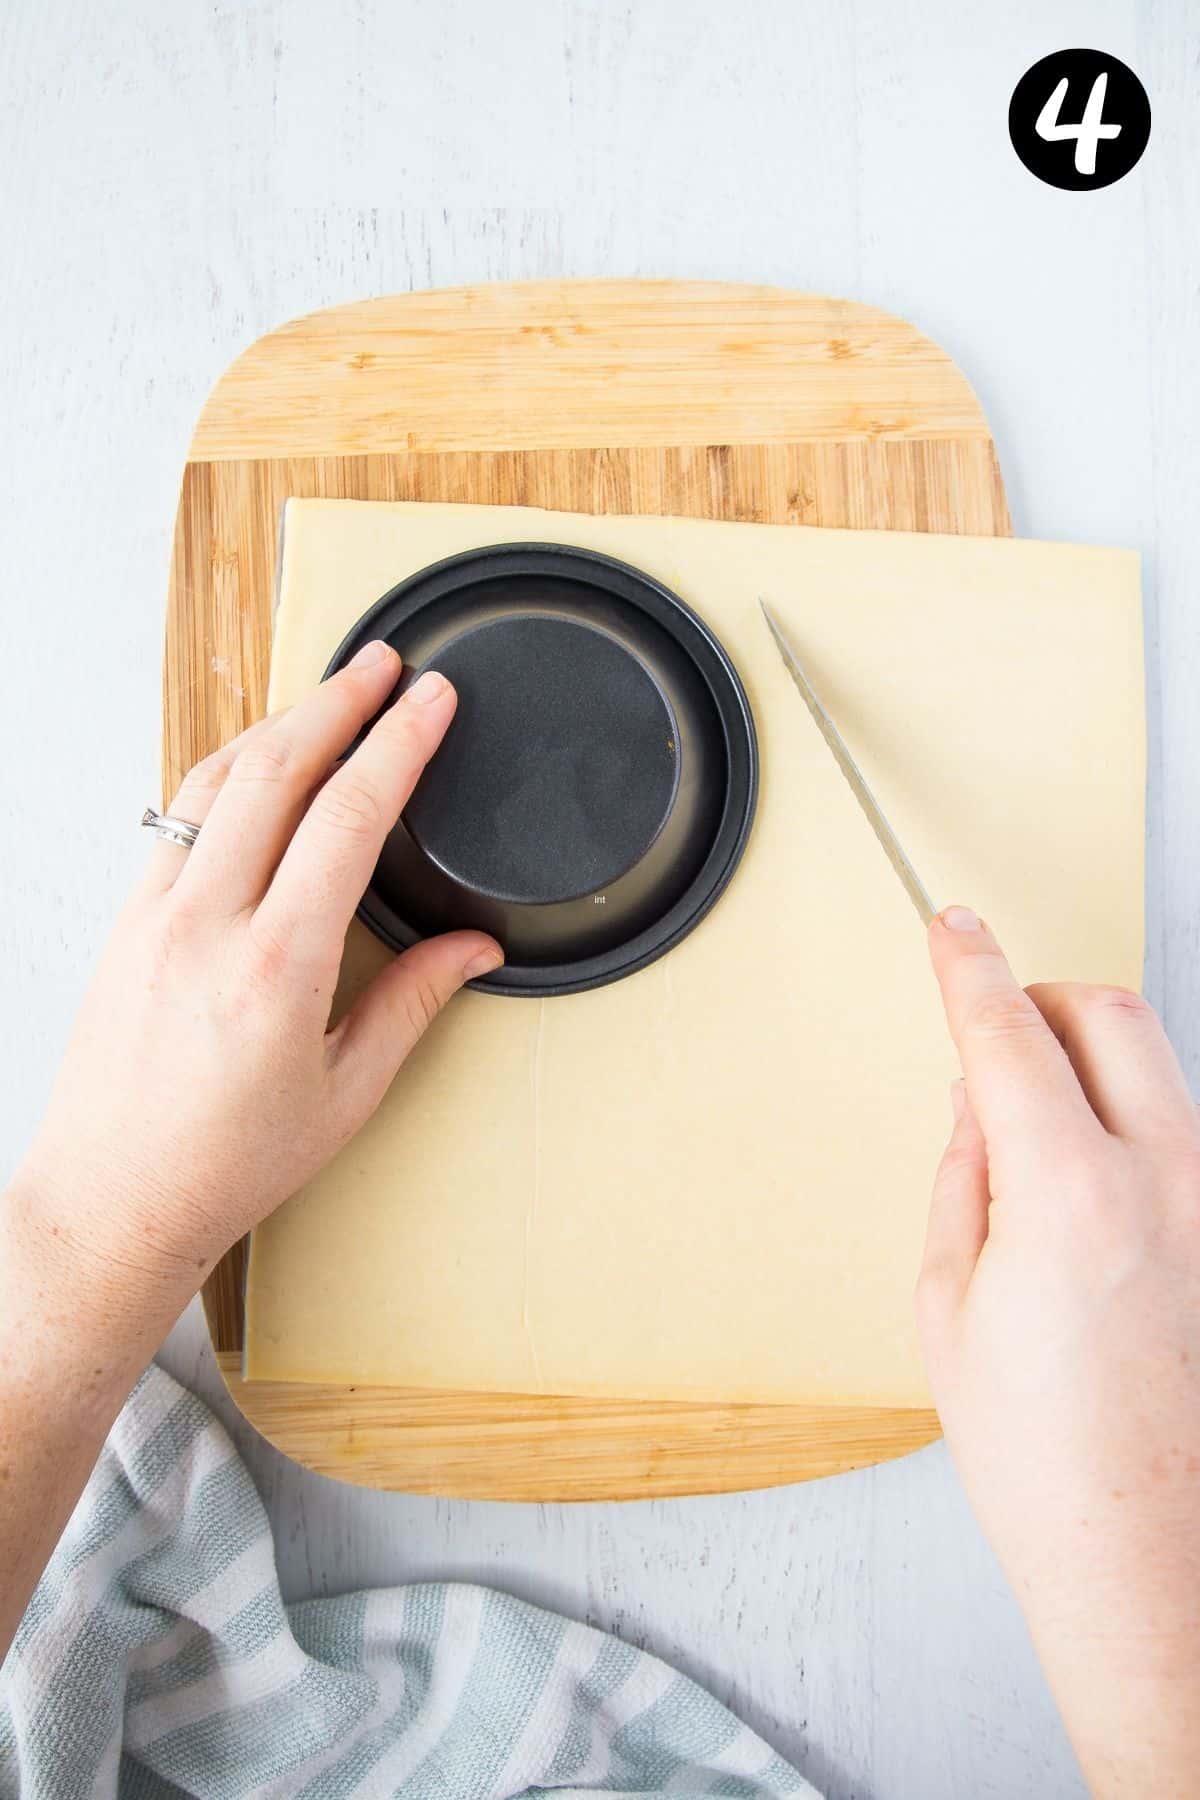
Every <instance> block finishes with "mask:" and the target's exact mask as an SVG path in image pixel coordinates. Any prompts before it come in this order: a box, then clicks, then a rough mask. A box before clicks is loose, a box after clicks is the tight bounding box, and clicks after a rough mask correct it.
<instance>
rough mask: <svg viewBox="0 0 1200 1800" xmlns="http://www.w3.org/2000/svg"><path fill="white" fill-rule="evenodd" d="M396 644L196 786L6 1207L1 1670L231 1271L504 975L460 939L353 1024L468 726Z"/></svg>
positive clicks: (493, 953) (127, 920)
mask: <svg viewBox="0 0 1200 1800" xmlns="http://www.w3.org/2000/svg"><path fill="white" fill-rule="evenodd" d="M399 673H400V663H399V659H398V658H397V657H396V655H395V653H394V652H393V651H391V650H389V649H388V648H387V646H386V645H384V644H381V643H376V644H369V645H367V646H366V647H365V648H364V649H363V650H361V651H360V652H359V654H358V656H357V657H356V658H355V660H354V662H353V663H351V664H350V665H349V666H348V667H347V668H346V669H343V670H342V671H341V672H340V673H339V674H337V675H335V676H334V677H333V678H332V680H330V681H327V682H326V683H325V684H324V685H323V686H322V687H321V688H320V689H318V691H317V692H316V693H315V694H314V695H312V697H311V698H310V699H308V700H305V701H304V702H303V703H302V704H301V705H300V706H297V707H295V708H293V710H292V711H291V712H288V713H283V714H281V715H280V716H279V717H278V718H274V719H267V720H264V721H263V722H262V723H261V724H259V725H255V726H253V727H252V728H251V729H250V730H249V731H248V732H246V733H245V734H244V735H243V736H242V737H240V738H239V739H237V740H236V742H234V743H232V744H230V745H229V746H228V748H227V749H225V750H221V751H219V752H218V753H217V754H216V755H215V756H213V757H210V758H209V760H208V761H207V762H204V763H201V764H200V766H199V767H198V768H196V769H193V770H192V772H191V774H190V775H189V776H188V777H187V779H186V780H185V782H184V784H183V786H182V788H181V789H180V791H179V793H178V794H177V795H176V796H175V799H174V801H173V802H172V806H171V811H172V812H173V813H175V814H176V815H177V816H179V817H181V818H184V819H187V820H190V821H191V822H192V823H193V824H196V825H200V826H201V827H202V829H201V832H200V836H199V838H198V839H197V841H196V844H195V846H194V848H193V849H191V850H182V849H178V848H176V847H175V846H174V845H170V844H166V843H161V842H158V843H156V844H155V846H154V848H153V850H152V851H151V854H150V863H149V868H148V869H147V872H146V876H145V879H144V880H143V882H142V883H141V885H140V887H139V888H138V890H137V891H136V893H135V894H134V896H133V898H132V899H131V900H130V902H129V904H128V906H127V907H126V909H125V911H124V913H123V914H122V916H121V919H120V921H119V923H118V925H117V927H116V930H115V931H114V933H113V935H112V938H111V939H110V941H109V945H108V948H107V950H106V952H105V954H104V958H103V960H102V962H101V965H100V969H99V971H98V973H97V975H96V978H95V981H94V982H93V984H92V987H91V989H90V991H89V993H88V995H87V998H86V1000H85V1001H84V1005H83V1009H82V1011H81V1013H80V1016H79V1021H78V1024H77V1025H76V1028H75V1032H74V1036H73V1037H72V1040H71V1043H70V1046H69V1048H68V1051H67V1055H66V1058H65V1060H64V1062H63V1066H62V1070H61V1073H60V1075H59V1078H58V1081H57V1083H56V1085H55V1088H54V1092H53V1095H52V1097H51V1101H50V1107H49V1110H48V1112H47V1115H46V1119H45V1123H44V1124H43V1126H42V1129H41V1131H40V1132H39V1134H38V1137H37V1140H36V1142H35V1143H34V1146H33V1149H32V1150H31V1151H30V1154H29V1156H28V1157H27V1158H26V1160H25V1162H24V1163H23V1164H22V1166H21V1168H20V1169H19V1170H18V1173H17V1175H16V1178H15V1179H14V1181H13V1183H12V1185H11V1186H10V1187H9V1189H8V1190H7V1192H6V1193H4V1194H3V1195H0V1252H2V1253H0V1655H3V1652H4V1650H5V1649H6V1648H7V1645H8V1640H9V1636H10V1634H11V1633H12V1631H13V1630H14V1629H15V1628H16V1625H17V1621H18V1620H19V1619H20V1617H21V1614H22V1612H23V1610H24V1607H25V1603H26V1601H27V1599H28V1596H29V1594H30V1593H31V1591H32V1589H33V1585H34V1583H35V1581H36V1580H37V1578H38V1575H39V1574H40V1573H41V1570H42V1568H43V1567H44V1566H45V1562H46V1559H47V1557H48V1556H49V1554H50V1551H51V1550H52V1549H53V1547H54V1544H55V1542H56V1541H57V1538H58V1536H59V1533H60V1532H61V1530H62V1527H63V1525H64V1523H65V1521H66V1519H67V1516H68V1514H69V1513H70V1511H71V1508H72V1507H73V1506H74V1504H75V1501H76V1499H77V1498H78V1496H79V1493H80V1490H81V1489H82V1487H83V1484H84V1482H85V1481H86V1479H87V1476H88V1472H89V1471H90V1469H91V1467H92V1464H93V1462H94V1461H95V1458H96V1454H97V1452H98V1451H99V1448H100V1445H101V1443H102V1442H103V1439H104V1435H105V1432H106V1431H107V1430H108V1428H109V1426H110V1424H111V1423H112V1420H113V1419H114V1417H115V1416H116V1413H117V1411H118V1409H119V1408H120V1406H121V1404H122V1402H123V1401H124V1399H125V1396H126V1394H127V1393H128V1392H129V1389H130V1387H131V1386H132V1384H133V1382H134V1381H135V1380H136V1378H137V1376H138V1374H139V1373H140V1372H141V1370H142V1368H143V1367H144V1366H145V1363H146V1362H147V1360H148V1359H149V1357H150V1355H151V1354H152V1353H153V1351H154V1349H155V1347H156V1346H157V1344H158V1342H159V1340H160V1339H161V1338H162V1336H163V1335H164V1334H165V1332H166V1330H167V1329H168V1327H169V1326H170V1324H171V1322H172V1320H173V1319H174V1318H175V1316H176V1314H177V1313H178V1312H179V1311H180V1310H181V1308H182V1307H183V1305H184V1304H185V1302H186V1301H187V1300H188V1298H189V1297H190V1295H191V1294H192V1293H194V1292H195V1290H196V1288H197V1287H198V1286H199V1285H200V1282H201V1281H202V1280H203V1278H204V1275H205V1272H206V1271H207V1270H208V1268H209V1267H210V1266H211V1265H212V1263H213V1262H214V1261H215V1260H216V1258H217V1257H218V1256H220V1255H221V1253H222V1251H224V1250H225V1249H226V1248H227V1247H228V1246H229V1245H230V1244H231V1243H232V1242H233V1241H234V1240H235V1239H236V1238H238V1237H240V1236H241V1235H242V1233H243V1232H244V1231H247V1230H248V1229H249V1227H250V1226H251V1225H253V1224H254V1223H255V1222H256V1221H257V1220H259V1219H261V1218H262V1217H263V1216H264V1214H266V1213H268V1212H270V1211H271V1209H272V1208H273V1207H275V1206H278V1204H279V1202H280V1201H281V1200H283V1199H285V1198H286V1197H287V1196H288V1195H289V1194H291V1193H293V1192H294V1191H295V1189H296V1188H298V1187H300V1186H301V1185H302V1184H303V1183H304V1182H305V1181H306V1180H307V1179H308V1177H309V1176H310V1175H312V1174H313V1173H314V1171H315V1170H316V1169H318V1168H319V1167H320V1165H321V1164H322V1163H323V1162H325V1161H326V1160H327V1159H328V1158H329V1157H331V1156H332V1155H333V1153H334V1151H335V1150H338V1149H339V1148H340V1147H341V1145H342V1144H344V1143H345V1142H346V1140H347V1138H349V1137H351V1136H352V1135H353V1133H354V1132H355V1131H357V1130H358V1128H359V1126H360V1125H361V1124H362V1123H363V1121H364V1120H365V1119H366V1118H367V1117H368V1115H369V1114H370V1113H371V1112H372V1111H373V1110H374V1108H375V1107H376V1106H377V1105H378V1104H379V1101H380V1100H381V1099H382V1097H383V1094H384V1091H385V1089H386V1088H387V1086H388V1083H389V1082H390V1081H391V1079H392V1077H393V1076H394V1075H395V1073H396V1070H397V1069H398V1068H399V1066H400V1064H401V1063H402V1062H403V1061H404V1058H405V1057H406V1056H407V1054H408V1052H409V1051H410V1050H411V1049H412V1047H413V1045H414V1044H415V1043H416V1041H417V1039H418V1038H419V1037H420V1036H421V1033H422V1032H423V1031H424V1030H425V1027H426V1026H427V1025H428V1024H429V1023H430V1021H431V1020H432V1018H433V1017H434V1015H435V1014H436V1013H437V1012H438V1011H439V1010H440V1009H441V1007H442V1006H443V1005H444V1004H445V1002H446V1001H447V1000H448V999H449V998H450V996H451V994H453V993H454V992H455V990H456V989H457V988H459V987H460V986H461V985H462V983H463V982H464V981H465V980H467V979H468V978H469V977H470V976H472V975H481V974H483V973H484V972H485V971H486V970H488V969H493V968H495V967H496V966H497V965H498V963H499V962H500V961H501V956H500V951H499V948H498V947H497V945H496V944H494V943H493V942H492V940H491V939H490V938H487V937H484V936H482V935H481V933H479V932H477V931H458V932H453V933H451V934H449V935H447V936H445V937H440V938H431V939H429V940H428V941H427V942H425V943H423V944H418V945H417V946H416V947H415V948H414V949H412V950H408V951H406V952H405V954H404V955H403V956H401V957H398V958H397V959H396V961H395V962H394V963H392V964H391V965H390V966H389V967H388V968H387V969H386V970H385V971H384V973H383V974H382V975H380V976H379V977H377V979H376V980H375V982H374V984H373V985H372V986H371V987H370V988H368V989H367V991H366V993H365V994H364V995H363V996H362V998H361V999H360V1000H359V1001H358V1002H357V1004H356V1005H355V1006H354V1007H353V1008H352V1009H351V1010H350V1012H348V1013H347V1014H346V1016H345V1018H343V1019H342V1020H341V1021H340V1023H339V1024H338V1025H337V1026H336V1027H334V1028H333V1029H332V1030H330V1029H329V1009H330V1002H331V1001H332V998H333V991H334V985H335V983H336V981H337V975H338V968H339V965H340V963H341V958H342V947H343V941H344V939H345V936H346V928H347V926H348V925H349V923H350V920H351V918H352V917H353V915H354V910H355V907H356V906H357V905H358V902H359V900H360V899H361V897H362V894H363V890H364V889H365V887H366V885H367V882H368V880H369V879H370V876H371V871H372V870H373V868H374V866H375V861H376V858H377V857H378V855H379V851H380V848H381V846H382V844H383V840H384V838H385V837H386V835H387V833H388V832H389V831H390V829H391V827H392V826H393V825H394V824H395V822H396V819H397V817H398V815H399V813H400V810H401V808H402V807H403V806H404V804H405V802H406V800H407V799H408V797H409V795H410V794H411V792H412V790H413V787H414V785H415V783H416V781H417V779H418V777H419V776H420V773H421V771H422V769H423V768H424V767H425V764H426V763H427V762H428V760H429V758H430V757H431V756H432V755H433V753H434V751H435V750H436V749H437V747H438V745H439V744H440V743H441V741H442V737H443V735H444V733H445V730H446V727H447V726H448V725H449V723H450V720H451V719H452V718H453V716H454V705H455V696H454V691H453V689H452V688H451V687H450V686H449V684H448V683H447V682H445V681H444V680H443V679H442V677H441V676H440V675H425V676H423V677H422V678H421V680H420V681H418V682H416V683H415V684H414V686H413V687H412V688H411V689H410V690H409V692H408V693H407V694H406V695H405V696H404V698H403V699H402V700H399V701H398V702H397V703H396V704H395V705H394V706H392V707H390V708H389V709H388V711H387V712H385V713H384V714H383V716H382V718H380V719H379V721H378V722H377V723H376V724H375V725H374V727H373V728H372V730H371V731H370V733H369V735H368V736H367V737H366V739H365V740H364V742H363V743H362V744H361V745H360V746H359V748H358V749H356V750H355V751H354V754H353V755H352V756H350V757H349V758H347V760H346V761H345V762H344V763H342V764H341V766H340V767H335V765H336V764H337V761H338V758H339V757H341V756H342V755H343V754H344V752H345V750H346V748H347V746H348V745H349V744H351V743H353V741H354V739H355V738H356V736H357V735H358V732H359V731H360V730H361V728H362V727H363V725H364V724H365V723H366V722H367V721H368V720H369V719H371V718H372V717H373V716H374V715H375V713H376V712H377V711H378V710H379V708H380V707H381V706H382V705H383V703H384V702H385V700H386V699H387V697H388V695H389V694H390V692H391V690H392V688H393V686H394V685H395V682H396V679H397V677H398V676H399Z"/></svg>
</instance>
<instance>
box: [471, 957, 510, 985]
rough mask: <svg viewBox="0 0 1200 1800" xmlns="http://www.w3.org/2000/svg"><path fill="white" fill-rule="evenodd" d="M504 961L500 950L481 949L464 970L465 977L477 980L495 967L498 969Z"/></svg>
mask: <svg viewBox="0 0 1200 1800" xmlns="http://www.w3.org/2000/svg"><path fill="white" fill-rule="evenodd" d="M503 961H504V958H503V956H501V954H500V952H499V950H481V951H480V952H479V955H478V956H473V957H472V958H471V960H470V962H469V963H468V964H467V966H466V968H465V969H464V970H463V979H464V980H465V981H477V980H478V979H479V977H480V976H481V975H490V974H491V972H492V970H493V969H498V968H499V967H500V965H501V963H502V962H503Z"/></svg>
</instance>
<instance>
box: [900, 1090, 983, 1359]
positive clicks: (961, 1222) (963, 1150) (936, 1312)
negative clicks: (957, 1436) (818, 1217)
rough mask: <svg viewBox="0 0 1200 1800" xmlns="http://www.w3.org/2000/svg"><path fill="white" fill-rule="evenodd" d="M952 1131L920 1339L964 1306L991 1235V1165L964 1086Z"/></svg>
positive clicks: (941, 1176) (920, 1308)
mask: <svg viewBox="0 0 1200 1800" xmlns="http://www.w3.org/2000/svg"><path fill="white" fill-rule="evenodd" d="M950 1091H951V1098H952V1101H953V1105H954V1130H953V1131H952V1133H951V1134H950V1142H949V1143H948V1144H947V1146H946V1153H945V1155H944V1156H943V1157H942V1160H941V1163H940V1164H939V1166H938V1172H937V1174H936V1176H935V1177H934V1183H933V1197H932V1199H931V1201H930V1205H929V1224H928V1227H927V1229H926V1233H925V1254H924V1256H923V1258H922V1262H921V1274H920V1279H919V1280H918V1282H917V1312H918V1316H919V1320H920V1324H921V1329H922V1333H923V1334H924V1335H926V1336H928V1335H929V1334H930V1333H931V1332H936V1331H937V1330H938V1329H939V1327H940V1326H941V1324H942V1323H943V1322H944V1321H945V1320H946V1319H948V1318H949V1317H950V1316H951V1315H952V1314H953V1313H954V1312H955V1311H956V1310H957V1309H958V1307H959V1306H960V1305H961V1303H962V1299H963V1296H964V1294H965V1293H966V1291H967V1287H968V1285H969V1283H970V1280H971V1276H972V1275H973V1274H974V1272H975V1264H976V1263H977V1262H978V1261H979V1253H980V1251H981V1250H982V1249H983V1246H984V1244H985V1242H986V1241H987V1234H988V1203H989V1199H990V1194H989V1190H988V1161H987V1149H986V1147H985V1144H984V1141H983V1133H982V1132H981V1131H980V1129H979V1122H978V1120H977V1119H976V1117H975V1115H974V1113H973V1112H972V1111H971V1103H970V1101H969V1100H968V1098H967V1093H966V1086H965V1084H964V1083H963V1082H961V1081H956V1082H954V1084H953V1086H952V1087H951V1090H950Z"/></svg>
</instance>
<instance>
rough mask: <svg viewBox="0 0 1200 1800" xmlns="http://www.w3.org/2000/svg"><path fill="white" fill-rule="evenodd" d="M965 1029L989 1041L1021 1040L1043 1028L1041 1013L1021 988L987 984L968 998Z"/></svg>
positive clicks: (974, 1035) (1034, 1034)
mask: <svg viewBox="0 0 1200 1800" xmlns="http://www.w3.org/2000/svg"><path fill="white" fill-rule="evenodd" d="M963 1024H964V1029H965V1030H966V1031H967V1033H968V1034H969V1035H970V1036H971V1037H974V1038H978V1039H980V1040H983V1041H988V1042H996V1041H999V1042H1003V1041H1005V1040H1010V1039H1017V1040H1022V1039H1024V1038H1027V1037H1032V1036H1036V1035H1037V1034H1038V1033H1039V1032H1040V1031H1041V1030H1042V1029H1043V1023H1042V1017H1041V1014H1040V1013H1039V1012H1038V1010H1037V1008H1036V1007H1035V1006H1034V1004H1033V1002H1032V1001H1031V1000H1030V998H1029V996H1028V995H1027V994H1026V993H1024V992H1023V991H1022V990H1021V989H1020V988H1017V987H1013V988H1006V987H1005V988H990V989H987V990H986V991H985V992H984V993H982V994H978V995H976V996H975V998H974V999H973V1000H971V1001H969V1002H968V1004H967V1008H966V1015H965V1018H964V1021H963Z"/></svg>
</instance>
